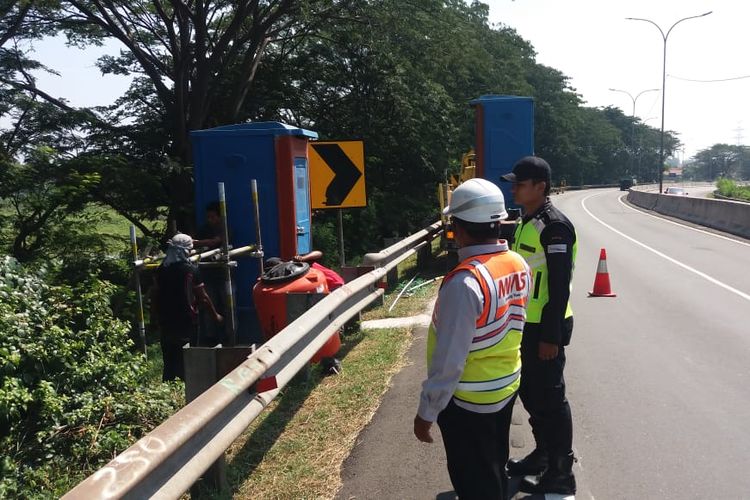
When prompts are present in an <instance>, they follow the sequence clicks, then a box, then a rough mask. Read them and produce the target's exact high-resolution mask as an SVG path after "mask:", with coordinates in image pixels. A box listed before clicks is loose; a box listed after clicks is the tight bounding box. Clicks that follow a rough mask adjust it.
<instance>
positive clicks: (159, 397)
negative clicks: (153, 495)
mask: <svg viewBox="0 0 750 500" xmlns="http://www.w3.org/2000/svg"><path fill="white" fill-rule="evenodd" d="M113 291H114V286H113V285H111V284H109V283H108V282H106V281H101V280H97V279H95V278H89V279H87V280H85V281H82V282H80V283H78V284H76V285H74V286H68V285H52V284H50V283H49V282H48V280H47V276H46V275H45V272H44V270H41V271H36V272H31V271H29V270H27V269H24V268H23V267H22V266H21V265H20V264H19V263H17V262H16V261H15V260H14V259H12V258H10V257H0V374H1V375H2V377H0V449H2V450H3V455H2V459H1V460H0V498H6V497H24V498H30V497H57V496H60V494H62V493H64V492H65V491H67V490H68V489H69V488H71V487H72V486H74V485H75V484H76V483H77V482H79V481H80V480H82V479H83V478H84V477H85V476H86V475H88V474H90V473H91V472H93V471H94V470H96V469H97V468H98V467H99V466H101V465H103V464H104V463H105V462H107V461H108V460H110V459H112V458H113V457H114V456H115V455H116V454H117V453H119V452H121V451H123V450H124V449H125V448H126V447H127V446H129V445H130V444H131V443H133V442H134V441H135V440H136V439H138V438H140V437H141V436H142V435H144V434H145V433H147V432H148V431H149V430H151V429H152V428H153V427H155V426H156V425H157V424H158V423H160V422H161V421H162V420H164V419H165V418H166V417H168V416H169V415H171V414H172V413H174V411H175V410H176V408H177V407H178V406H179V404H181V399H182V397H181V395H180V387H179V386H178V385H177V384H161V383H159V384H152V383H150V382H146V371H147V364H146V362H145V360H144V359H143V356H142V355H139V354H137V353H135V352H134V351H133V345H132V341H131V340H130V338H129V330H130V326H129V325H128V323H127V322H124V321H121V320H118V319H116V318H114V317H113V315H112V312H111V309H110V306H109V300H110V296H111V294H112V293H113Z"/></svg>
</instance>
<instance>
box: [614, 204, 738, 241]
mask: <svg viewBox="0 0 750 500" xmlns="http://www.w3.org/2000/svg"><path fill="white" fill-rule="evenodd" d="M625 196H627V195H622V196H618V197H617V201H619V202H620V204H622V206H624V207H625V208H627V209H628V210H632V211H633V212H636V213H639V214H641V215H645V216H646V217H651V218H653V219H657V220H660V221H662V222H668V223H669V224H674V225H675V226H680V227H683V228H685V229H690V230H691V231H696V232H698V233H703V234H707V235H709V236H713V237H715V238H721V239H722V240H727V241H731V242H733V243H737V244H738V245H745V246H746V247H750V243H747V242H745V241H740V240H736V239H734V238H730V237H728V236H724V235H721V234H716V233H712V232H711V231H705V230H703V229H698V228H697V227H692V226H688V225H687V224H680V223H679V222H675V221H673V220H669V219H666V218H664V217H659V216H658V215H652V214H649V213H646V212H644V211H642V210H638V209H637V208H633V207H631V206H630V205H628V204H627V203H625V202H624V201H622V199H623V198H624V197H625Z"/></svg>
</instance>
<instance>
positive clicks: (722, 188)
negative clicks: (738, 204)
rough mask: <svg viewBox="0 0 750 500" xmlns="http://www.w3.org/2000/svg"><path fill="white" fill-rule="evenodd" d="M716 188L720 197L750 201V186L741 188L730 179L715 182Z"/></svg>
mask: <svg viewBox="0 0 750 500" xmlns="http://www.w3.org/2000/svg"><path fill="white" fill-rule="evenodd" d="M716 187H717V188H718V190H719V194H720V195H722V196H726V197H728V198H736V199H738V200H745V201H750V186H741V185H738V184H737V183H736V182H734V181H733V180H731V179H724V178H721V179H719V180H718V181H717V182H716Z"/></svg>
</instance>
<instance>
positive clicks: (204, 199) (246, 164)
mask: <svg viewBox="0 0 750 500" xmlns="http://www.w3.org/2000/svg"><path fill="white" fill-rule="evenodd" d="M190 135H191V140H192V144H193V159H194V162H195V167H194V178H195V212H196V220H197V223H198V226H200V225H202V224H203V223H204V222H205V217H206V216H205V207H206V205H207V204H208V203H209V202H211V201H216V200H218V196H219V195H218V188H217V184H218V182H224V188H225V193H226V199H227V212H228V216H229V231H230V238H229V239H230V241H229V242H230V244H231V245H232V246H234V247H235V248H237V247H240V246H244V245H249V244H252V243H255V242H256V241H255V240H256V237H255V215H254V210H253V203H252V196H251V192H250V180H251V179H257V181H258V197H259V201H260V218H261V236H262V238H263V249H264V252H265V254H266V256H277V255H280V253H281V248H280V237H279V209H278V207H279V203H280V201H281V200H279V199H278V182H277V161H276V149H275V137H277V136H290V135H292V136H300V137H308V138H315V137H317V134H316V133H315V132H310V131H308V130H303V129H299V128H295V127H291V126H289V125H285V124H282V123H277V122H255V123H243V124H239V125H230V126H227V127H218V128H214V129H209V130H197V131H193V132H191V133H190ZM290 167H291V165H290ZM295 170H296V169H295ZM307 214H308V215H307V234H308V248H309V232H310V216H309V204H308V205H307ZM258 274H259V266H258V261H257V260H256V259H248V258H241V259H239V265H238V267H237V269H236V273H235V275H234V276H235V284H236V289H237V297H236V304H237V308H238V317H239V321H240V324H239V330H238V340H239V341H240V342H248V341H253V340H258V339H259V338H258V337H257V335H259V330H258V329H257V325H256V318H255V310H254V308H253V304H252V288H253V285H254V284H255V282H256V280H257V278H258ZM256 332H258V333H257V334H256Z"/></svg>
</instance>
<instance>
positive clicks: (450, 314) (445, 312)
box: [417, 240, 508, 422]
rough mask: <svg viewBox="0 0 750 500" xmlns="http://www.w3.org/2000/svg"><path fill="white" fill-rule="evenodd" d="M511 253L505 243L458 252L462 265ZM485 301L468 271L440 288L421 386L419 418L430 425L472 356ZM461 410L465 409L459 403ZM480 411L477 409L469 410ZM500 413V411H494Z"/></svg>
mask: <svg viewBox="0 0 750 500" xmlns="http://www.w3.org/2000/svg"><path fill="white" fill-rule="evenodd" d="M507 250H508V244H507V242H506V241H505V240H500V242H498V243H497V244H487V245H472V246H468V247H464V248H461V249H459V250H458V259H459V262H463V261H464V260H466V259H468V258H469V257H473V256H475V255H481V254H488V253H497V252H503V251H507ZM483 307H484V298H483V294H482V288H481V286H480V285H479V282H478V281H477V279H476V278H475V277H474V275H472V274H471V273H470V272H469V271H459V272H457V273H456V274H455V275H454V276H453V277H452V278H451V279H450V280H448V281H447V282H446V283H445V284H444V285H443V286H442V287H441V288H440V293H439V294H438V299H437V302H436V303H435V311H434V313H433V322H434V325H435V337H436V343H435V349H434V351H433V353H432V361H431V363H430V369H429V370H428V372H427V380H425V381H424V383H423V384H422V394H421V396H420V398H419V409H418V411H417V414H418V415H419V416H420V417H421V418H422V419H424V420H426V421H428V422H434V421H435V420H437V416H438V414H439V413H440V412H441V411H443V410H444V409H445V407H446V406H448V403H449V402H450V400H451V398H452V397H453V393H454V392H455V390H456V386H457V385H458V382H459V380H460V379H461V375H462V374H463V371H464V367H465V365H466V358H467V357H468V356H469V350H470V349H471V343H472V339H473V338H474V332H475V329H476V323H477V318H479V317H480V316H481V315H482V309H483ZM454 401H455V403H456V404H457V405H458V406H461V407H463V408H466V406H465V405H464V404H463V402H462V401H460V400H454ZM466 409H467V410H470V411H477V409H476V407H475V406H472V407H471V408H466ZM493 411H497V408H493Z"/></svg>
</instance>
